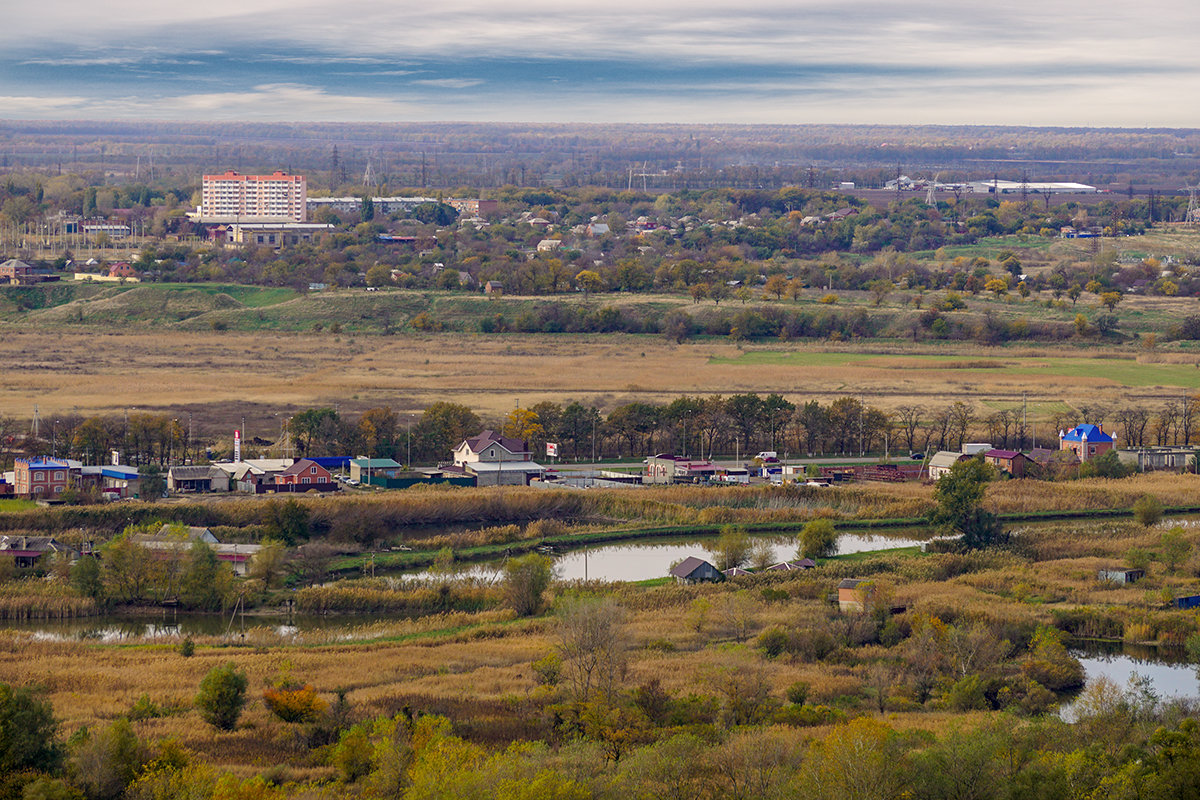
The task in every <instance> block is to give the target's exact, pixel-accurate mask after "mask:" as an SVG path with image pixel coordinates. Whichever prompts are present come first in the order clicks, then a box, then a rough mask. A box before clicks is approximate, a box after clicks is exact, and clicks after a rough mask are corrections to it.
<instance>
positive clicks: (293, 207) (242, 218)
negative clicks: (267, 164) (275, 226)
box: [200, 170, 308, 223]
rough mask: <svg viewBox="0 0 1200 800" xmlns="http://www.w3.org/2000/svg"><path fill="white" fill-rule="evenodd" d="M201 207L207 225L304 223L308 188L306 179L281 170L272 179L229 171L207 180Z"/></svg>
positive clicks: (202, 216) (205, 180)
mask: <svg viewBox="0 0 1200 800" xmlns="http://www.w3.org/2000/svg"><path fill="white" fill-rule="evenodd" d="M200 203H201V204H200V216H201V218H202V219H203V220H204V221H205V222H235V223H236V222H304V221H306V220H307V218H308V217H307V208H308V185H307V182H306V181H305V179H304V176H303V175H288V174H287V173H285V172H280V171H278V170H276V171H275V172H274V173H272V174H271V175H242V174H240V173H238V172H234V171H233V170H228V171H226V172H225V173H224V174H221V175H205V176H204V183H203V187H202V191H201V201H200Z"/></svg>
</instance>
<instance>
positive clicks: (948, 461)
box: [929, 450, 970, 481]
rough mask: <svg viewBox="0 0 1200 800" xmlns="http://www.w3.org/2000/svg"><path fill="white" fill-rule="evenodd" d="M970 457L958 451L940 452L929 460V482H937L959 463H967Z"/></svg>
mask: <svg viewBox="0 0 1200 800" xmlns="http://www.w3.org/2000/svg"><path fill="white" fill-rule="evenodd" d="M968 458H970V456H968V455H965V454H963V453H959V452H958V451H956V450H939V451H938V452H936V453H934V454H933V456H932V457H931V458H930V459H929V480H931V481H936V480H937V479H938V478H940V477H942V476H943V475H945V474H946V473H947V472H949V471H950V470H951V468H953V467H954V465H955V464H957V463H958V462H959V461H965V460H966V459H968Z"/></svg>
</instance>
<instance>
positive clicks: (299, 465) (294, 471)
mask: <svg viewBox="0 0 1200 800" xmlns="http://www.w3.org/2000/svg"><path fill="white" fill-rule="evenodd" d="M309 467H321V465H320V464H318V463H317V462H315V461H309V460H308V459H307V458H302V459H300V460H299V461H297V462H296V463H295V464H292V465H291V466H290V467H288V468H287V469H285V470H284V471H283V472H281V473H279V474H280V475H299V474H300V473H302V472H308V468H309ZM321 471H322V472H328V471H329V470H327V469H325V468H324V467H321Z"/></svg>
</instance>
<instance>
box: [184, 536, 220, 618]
mask: <svg viewBox="0 0 1200 800" xmlns="http://www.w3.org/2000/svg"><path fill="white" fill-rule="evenodd" d="M232 578H233V575H232V572H231V571H230V568H229V565H228V564H226V563H225V562H223V561H220V560H219V559H218V558H217V554H216V551H214V550H213V549H212V548H211V547H209V546H208V544H207V543H205V542H200V541H198V542H196V543H195V544H193V545H192V549H191V551H190V552H189V553H188V558H187V566H186V567H185V568H184V572H183V578H182V580H181V581H180V599H182V600H183V602H184V603H185V604H187V605H188V606H191V607H192V608H200V609H204V610H205V611H216V610H218V609H220V608H221V607H222V606H223V605H224V603H225V597H226V596H227V594H228V593H229V591H230V585H231V583H232Z"/></svg>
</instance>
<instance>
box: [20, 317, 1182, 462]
mask: <svg viewBox="0 0 1200 800" xmlns="http://www.w3.org/2000/svg"><path fill="white" fill-rule="evenodd" d="M4 331H5V335H4V336H3V337H2V338H0V360H3V362H4V364H5V388H6V389H7V391H6V392H4V393H3V396H0V413H4V414H16V415H19V416H21V417H26V416H29V415H30V414H31V410H32V409H31V401H30V400H29V398H31V397H37V398H38V402H39V405H40V406H41V413H42V415H43V417H44V418H49V417H50V416H51V415H54V414H69V413H79V414H85V415H86V414H94V413H101V414H118V413H122V412H123V411H124V410H125V409H127V408H131V407H136V408H138V409H143V410H173V411H176V412H179V413H185V412H187V411H191V412H193V413H195V414H197V415H198V416H199V419H200V421H201V423H202V424H204V425H206V426H209V427H211V428H219V429H223V428H225V427H227V426H230V425H232V424H233V423H235V422H237V421H239V419H240V417H241V416H242V415H243V414H245V415H246V417H247V429H248V432H249V434H250V435H251V436H254V435H257V436H261V437H263V438H268V439H272V438H274V436H275V435H276V434H277V433H278V429H279V422H278V420H277V419H276V418H275V417H274V416H273V415H274V413H275V412H277V411H280V410H283V411H290V410H294V409H299V408H307V407H315V406H321V405H332V404H334V403H337V404H339V406H340V408H341V409H342V410H344V411H349V412H353V411H355V410H362V409H366V408H370V407H373V406H379V405H385V404H386V405H390V406H392V407H393V408H394V409H396V410H398V411H402V412H414V411H419V410H421V409H423V408H425V407H426V406H427V405H429V404H430V403H432V402H435V401H438V400H444V399H446V398H447V397H449V398H453V399H454V400H455V401H456V402H461V403H464V404H466V405H469V406H471V407H473V408H475V409H477V410H478V411H479V412H481V413H483V414H484V415H485V416H488V417H498V416H500V415H502V414H504V413H506V412H507V411H509V410H510V409H511V408H512V407H513V405H514V404H515V403H518V402H519V403H520V404H522V405H530V404H532V403H536V402H538V401H541V400H551V401H556V402H562V401H564V400H570V399H579V400H583V401H586V402H589V403H595V404H597V405H599V406H601V407H602V408H604V409H611V408H612V407H615V406H616V405H619V404H621V403H624V402H629V401H631V400H642V401H652V402H663V401H668V400H670V399H672V398H674V397H676V396H678V395H681V394H710V393H721V394H732V393H737V392H761V393H767V392H779V393H780V394H783V395H784V396H785V397H789V398H791V399H792V400H797V399H805V400H807V399H812V398H818V399H821V400H823V401H828V400H829V399H832V398H835V397H838V396H841V395H843V394H847V393H850V394H862V395H864V396H865V397H866V398H867V399H868V400H869V401H870V402H871V403H872V404H876V405H880V406H882V407H885V408H890V407H894V406H896V405H900V404H903V403H906V402H914V401H915V402H921V403H925V404H929V405H937V406H940V405H943V404H945V403H946V402H948V401H949V400H953V399H964V400H968V401H979V402H987V401H1005V402H1009V403H1011V402H1016V401H1018V400H1020V399H1021V396H1022V393H1023V392H1027V393H1028V395H1029V400H1030V402H1031V403H1034V404H1037V403H1043V402H1060V401H1062V400H1064V399H1066V400H1067V401H1068V402H1070V401H1071V400H1072V399H1073V398H1082V397H1083V396H1084V395H1083V393H1085V392H1086V396H1087V399H1088V400H1089V401H1105V402H1110V403H1113V404H1124V403H1127V402H1131V401H1133V400H1135V399H1138V398H1144V399H1146V402H1150V403H1153V404H1155V405H1157V404H1158V403H1159V402H1160V395H1161V390H1160V389H1159V388H1157V387H1142V388H1133V389H1131V388H1127V387H1122V386H1119V385H1117V384H1114V383H1113V382H1111V381H1109V380H1107V379H1106V378H1104V377H1103V371H1102V370H1097V371H1096V376H1095V377H1057V376H1053V375H1046V374H1044V373H1045V372H1047V371H1048V370H1045V369H1044V368H1039V369H1034V370H1033V373H1031V374H1034V375H1036V377H1031V375H1018V374H1011V373H1008V372H1007V371H1005V370H986V369H984V370H971V371H969V372H964V370H962V369H939V368H935V367H936V365H929V368H924V369H897V366H898V364H899V362H896V361H895V359H894V358H889V356H891V355H894V356H908V355H913V354H916V353H922V352H928V353H937V354H941V355H960V356H962V357H963V358H965V359H970V358H979V357H985V358H989V359H995V358H1001V359H1004V360H1006V361H1009V360H1020V359H1024V358H1044V357H1051V358H1053V357H1054V356H1055V355H1063V356H1067V357H1071V358H1081V357H1088V356H1093V355H1104V353H1103V352H1095V351H1092V350H1089V351H1087V353H1080V352H1078V351H1075V350H1074V349H1063V348H1055V347H1052V346H1045V347H1036V348H1024V349H1018V350H1012V351H1009V350H1002V351H1001V350H996V349H995V348H986V347H981V346H979V345H976V344H973V343H959V342H955V343H942V344H941V345H910V344H904V345H898V344H896V345H893V344H887V343H883V344H877V343H871V344H868V345H857V344H853V343H850V344H843V345H830V344H823V343H809V342H804V343H795V344H787V345H773V344H762V345H755V346H754V349H755V350H765V349H775V350H781V351H785V352H789V353H824V352H850V353H861V352H869V353H877V354H878V355H879V356H880V357H879V358H872V359H869V360H867V361H863V362H852V363H838V361H837V360H836V359H835V360H829V359H817V360H816V361H815V362H813V363H806V362H805V361H800V362H797V363H773V364H769V365H763V364H757V363H753V362H736V361H733V362H730V361H729V360H728V359H732V358H735V357H737V356H738V355H739V354H740V353H741V352H742V351H741V349H740V348H739V347H738V346H737V345H736V344H734V343H731V342H728V341H725V340H720V341H713V342H691V343H686V344H683V345H674V344H671V343H668V342H666V341H664V340H663V339H661V338H660V337H656V336H626V335H611V336H609V335H606V336H596V335H589V336H587V337H574V336H542V335H537V336H523V335H514V334H508V335H497V336H484V335H472V334H440V335H436V336H426V335H405V336H396V337H381V336H358V337H354V336H350V335H347V334H342V335H336V336H335V335H330V334H308V333H278V332H257V333H243V332H220V333H218V332H208V331H195V332H182V331H177V330H158V331H150V330H136V331H133V332H130V331H122V332H120V333H116V332H104V331H100V332H97V331H96V330H91V329H80V330H78V331H76V330H73V329H66V330H64V329H62V328H56V329H55V330H54V332H53V334H47V333H44V332H41V331H40V330H37V331H35V330H30V329H28V328H26V327H22V326H15V325H7V326H5V327H4ZM1113 354H1116V353H1115V352H1114V353H1113ZM1122 355H1124V356H1126V357H1128V356H1129V355H1130V354H1129V353H1128V352H1124V353H1123V354H1122ZM1185 360H1186V359H1185ZM1189 363H1190V362H1189ZM497 375H503V376H504V380H502V381H497V380H496V376H497Z"/></svg>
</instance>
